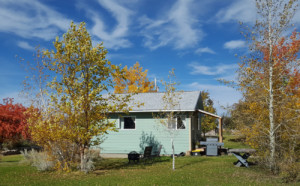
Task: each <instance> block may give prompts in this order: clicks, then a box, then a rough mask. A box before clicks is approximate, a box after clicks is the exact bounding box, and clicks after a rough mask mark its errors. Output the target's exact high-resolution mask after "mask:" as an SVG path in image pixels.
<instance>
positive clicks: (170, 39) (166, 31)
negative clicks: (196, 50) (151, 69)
mask: <svg viewBox="0 0 300 186" xmlns="http://www.w3.org/2000/svg"><path fill="white" fill-rule="evenodd" d="M192 6H193V1H192V0H178V1H177V2H176V3H175V4H174V5H173V6H172V8H171V9H170V10H169V11H168V12H167V14H166V15H164V16H160V17H161V19H158V20H153V19H150V18H149V17H147V16H142V17H141V18H140V20H139V21H140V26H141V28H142V31H141V35H142V36H143V37H144V45H145V46H146V47H148V48H150V49H151V50H155V49H157V48H159V47H163V46H167V45H171V46H172V47H173V48H175V49H184V48H188V47H193V46H195V45H196V44H197V43H198V42H199V41H200V40H201V39H202V37H203V36H204V33H203V32H202V30H201V29H200V28H199V26H198V27H197V26H196V23H197V22H196V18H195V16H194V14H193V12H192ZM198 25H199V24H198Z"/></svg>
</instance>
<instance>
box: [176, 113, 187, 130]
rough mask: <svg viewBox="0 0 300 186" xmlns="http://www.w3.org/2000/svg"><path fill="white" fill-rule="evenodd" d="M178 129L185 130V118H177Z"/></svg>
mask: <svg viewBox="0 0 300 186" xmlns="http://www.w3.org/2000/svg"><path fill="white" fill-rule="evenodd" d="M177 129H185V125H184V123H183V118H182V117H181V116H177Z"/></svg>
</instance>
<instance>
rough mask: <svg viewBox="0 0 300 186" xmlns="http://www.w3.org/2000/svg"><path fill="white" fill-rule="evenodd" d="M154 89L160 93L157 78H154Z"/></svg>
mask: <svg viewBox="0 0 300 186" xmlns="http://www.w3.org/2000/svg"><path fill="white" fill-rule="evenodd" d="M154 89H155V90H156V92H158V87H157V85H156V77H155V78H154Z"/></svg>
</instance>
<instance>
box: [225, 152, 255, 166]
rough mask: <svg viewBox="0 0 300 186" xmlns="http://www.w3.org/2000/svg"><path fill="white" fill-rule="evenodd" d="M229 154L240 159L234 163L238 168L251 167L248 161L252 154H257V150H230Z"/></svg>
mask: <svg viewBox="0 0 300 186" xmlns="http://www.w3.org/2000/svg"><path fill="white" fill-rule="evenodd" d="M228 152H229V153H232V154H233V155H234V156H235V157H236V158H237V159H238V161H237V162H235V163H234V164H235V166H236V167H241V166H243V165H244V166H245V167H249V163H248V161H247V159H248V158H249V157H250V155H251V153H254V152H256V150H255V149H229V150H228Z"/></svg>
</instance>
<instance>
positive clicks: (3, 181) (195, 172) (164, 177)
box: [0, 155, 282, 186]
mask: <svg viewBox="0 0 300 186" xmlns="http://www.w3.org/2000/svg"><path fill="white" fill-rule="evenodd" d="M20 160H22V156H21V155H11V156H4V157H3V158H2V160H1V161H0V185H1V186H2V185H281V184H282V183H281V180H280V178H278V177H274V176H272V175H271V174H269V173H268V172H266V171H262V170H261V169H260V168H259V167H258V166H252V167H250V168H244V167H242V168H237V167H234V165H233V162H234V161H236V158H235V157H234V156H219V157H206V156H192V157H191V156H190V157H178V158H176V170H175V171H173V170H172V169H171V167H172V161H171V159H170V158H169V157H162V160H161V161H156V162H154V163H153V164H146V165H144V164H142V163H141V164H128V160H127V159H103V160H101V161H98V162H97V164H96V170H95V171H94V172H92V173H90V174H84V173H81V172H72V173H58V172H38V171H37V170H36V169H35V168H34V167H31V166H29V165H26V164H24V163H21V162H20Z"/></svg>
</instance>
